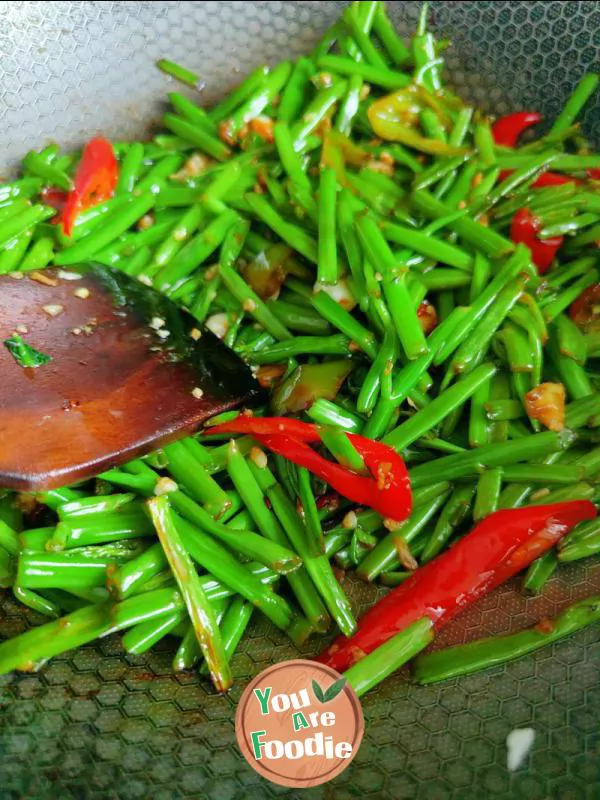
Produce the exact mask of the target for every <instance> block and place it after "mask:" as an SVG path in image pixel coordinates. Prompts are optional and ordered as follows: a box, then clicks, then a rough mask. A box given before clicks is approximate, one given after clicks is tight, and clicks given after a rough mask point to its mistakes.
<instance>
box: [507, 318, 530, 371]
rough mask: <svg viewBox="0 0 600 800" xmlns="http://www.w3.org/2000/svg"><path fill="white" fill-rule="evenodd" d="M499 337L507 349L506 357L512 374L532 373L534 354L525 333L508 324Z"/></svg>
mask: <svg viewBox="0 0 600 800" xmlns="http://www.w3.org/2000/svg"><path fill="white" fill-rule="evenodd" d="M498 337H499V338H500V339H501V340H502V342H503V343H504V346H505V347H506V357H507V360H508V366H509V367H510V370H511V372H529V373H530V372H532V371H533V354H532V351H531V347H530V343H529V340H528V338H527V335H526V334H525V332H524V331H523V330H522V329H521V328H517V327H516V326H514V325H510V324H506V325H505V326H504V327H503V328H502V330H501V331H500V333H499V334H498Z"/></svg>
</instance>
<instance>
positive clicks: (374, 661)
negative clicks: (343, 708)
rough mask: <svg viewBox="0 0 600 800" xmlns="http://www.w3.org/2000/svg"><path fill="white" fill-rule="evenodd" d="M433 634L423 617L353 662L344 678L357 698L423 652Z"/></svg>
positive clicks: (429, 621) (427, 621)
mask: <svg viewBox="0 0 600 800" xmlns="http://www.w3.org/2000/svg"><path fill="white" fill-rule="evenodd" d="M434 635H435V634H434V631H433V623H432V621H431V619H429V617H423V618H422V619H420V620H417V622H413V623H412V624H411V625H409V626H408V627H407V628H405V629H404V630H403V631H401V632H400V633H397V634H396V635H395V636H393V637H392V638H391V639H388V641H387V642H385V644H382V645H380V646H379V647H377V648H376V649H375V650H373V651H372V652H371V653H369V654H368V655H366V656H365V657H364V658H362V659H361V660H360V661H357V662H356V664H354V665H353V666H352V667H350V669H347V670H346V672H345V673H344V677H345V678H346V680H347V682H348V683H349V684H350V686H352V688H353V689H354V691H355V692H356V693H357V695H358V697H362V695H363V694H366V692H368V691H370V690H371V689H372V688H373V687H374V686H377V684H378V683H381V681H383V680H385V679H386V678H387V677H388V676H389V675H391V674H392V673H393V672H396V670H398V669H400V668H401V667H403V666H404V664H406V663H407V662H408V661H410V660H411V659H413V658H414V657H415V656H416V655H417V654H418V653H420V652H421V651H422V650H424V649H425V648H426V647H427V645H429V644H430V643H431V642H432V641H433V639H434ZM442 652H443V651H442Z"/></svg>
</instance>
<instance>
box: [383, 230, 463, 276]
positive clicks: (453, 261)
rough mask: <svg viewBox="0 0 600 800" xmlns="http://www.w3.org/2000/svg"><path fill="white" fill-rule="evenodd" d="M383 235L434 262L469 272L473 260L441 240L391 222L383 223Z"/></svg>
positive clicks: (459, 249) (457, 248) (460, 250)
mask: <svg viewBox="0 0 600 800" xmlns="http://www.w3.org/2000/svg"><path fill="white" fill-rule="evenodd" d="M383 233H384V236H385V237H386V239H388V240H390V241H392V242H395V243H397V244H401V245H403V246H404V247H409V248H411V250H414V251H415V252H417V253H421V254H422V255H424V256H426V257H427V258H431V259H433V260H434V261H441V262H442V263H443V264H449V265H450V266H451V267H456V268H457V269H464V270H470V269H471V268H472V266H473V258H472V256H470V255H469V253H467V252H466V251H465V250H462V249H461V248H459V247H456V246H455V245H452V244H449V243H448V242H444V241H443V240H442V239H436V238H435V237H433V236H428V235H424V234H423V233H420V232H419V231H416V230H413V229H412V228H408V227H405V226H402V225H398V224H397V223H393V222H386V223H384V225H383Z"/></svg>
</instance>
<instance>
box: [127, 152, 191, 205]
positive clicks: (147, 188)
mask: <svg viewBox="0 0 600 800" xmlns="http://www.w3.org/2000/svg"><path fill="white" fill-rule="evenodd" d="M182 163H183V156H182V155H181V153H170V154H169V155H166V156H164V158H161V159H160V160H159V161H157V162H156V163H154V164H153V165H152V166H151V167H150V169H149V170H148V171H147V172H146V173H145V175H144V176H143V177H141V178H140V180H139V182H138V184H137V186H136V188H135V192H134V194H135V195H140V194H144V193H145V192H153V193H158V192H160V190H161V188H162V186H163V184H164V181H165V180H166V179H167V178H169V177H170V176H171V175H172V174H173V173H174V172H177V170H178V169H179V168H180V167H181V165H182Z"/></svg>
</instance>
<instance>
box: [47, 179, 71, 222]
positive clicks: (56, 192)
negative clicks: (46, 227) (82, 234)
mask: <svg viewBox="0 0 600 800" xmlns="http://www.w3.org/2000/svg"><path fill="white" fill-rule="evenodd" d="M41 195H42V201H43V203H44V205H47V206H50V207H51V208H54V209H55V210H56V212H57V215H56V216H55V217H52V219H51V222H60V220H61V216H60V215H61V213H62V211H63V210H64V207H65V203H66V202H67V197H68V196H69V193H68V192H64V191H63V190H62V189H55V188H54V187H53V186H48V187H46V188H45V189H42V192H41Z"/></svg>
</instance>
